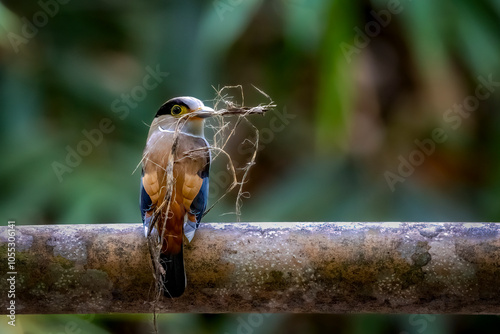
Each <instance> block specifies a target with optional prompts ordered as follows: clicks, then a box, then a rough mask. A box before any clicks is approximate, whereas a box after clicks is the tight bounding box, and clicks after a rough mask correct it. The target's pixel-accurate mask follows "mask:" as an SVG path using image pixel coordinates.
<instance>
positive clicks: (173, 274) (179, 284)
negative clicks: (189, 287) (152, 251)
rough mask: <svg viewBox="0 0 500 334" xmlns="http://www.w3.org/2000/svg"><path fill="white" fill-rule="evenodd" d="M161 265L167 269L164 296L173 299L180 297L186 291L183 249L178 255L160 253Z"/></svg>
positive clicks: (164, 277) (164, 278)
mask: <svg viewBox="0 0 500 334" xmlns="http://www.w3.org/2000/svg"><path fill="white" fill-rule="evenodd" d="M160 263H161V265H162V267H163V269H165V276H163V277H162V278H163V294H164V295H165V296H166V297H171V298H175V297H180V296H181V295H182V294H183V293H184V290H185V289H186V273H185V271H184V256H183V247H182V246H181V250H180V252H178V253H177V254H166V253H160Z"/></svg>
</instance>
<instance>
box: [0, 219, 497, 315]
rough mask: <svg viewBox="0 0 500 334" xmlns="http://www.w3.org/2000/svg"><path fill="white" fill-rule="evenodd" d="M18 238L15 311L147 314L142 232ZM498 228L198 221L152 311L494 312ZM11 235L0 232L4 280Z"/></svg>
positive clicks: (44, 232)
mask: <svg viewBox="0 0 500 334" xmlns="http://www.w3.org/2000/svg"><path fill="white" fill-rule="evenodd" d="M15 232H16V264H15V267H16V269H15V270H16V272H17V274H15V277H16V290H15V295H16V296H15V302H16V313H18V314H21V313H24V314H29V313H31V314H33V313H39V314H42V313H44V314H47V313H66V314H67V313H107V312H119V313H135V312H141V313H143V312H152V307H153V299H154V297H155V296H154V283H153V277H152V275H151V268H150V263H151V259H150V256H149V253H148V248H147V243H146V238H144V236H143V228H142V226H141V225H139V224H116V225H52V226H17V227H16V230H15ZM499 233H500V225H498V224H493V223H474V224H471V223H260V224H257V223H251V224H245V223H238V224H202V225H201V228H200V230H199V231H198V232H197V234H196V236H195V238H194V240H193V242H192V243H191V244H188V245H187V246H186V248H185V261H186V272H187V281H188V285H187V288H186V292H185V294H184V295H183V296H182V297H181V298H178V299H174V300H170V299H166V298H163V297H162V299H161V300H160V301H159V303H158V305H157V307H158V308H157V311H158V312H209V313H213V312H299V313H352V312H356V313H360V312H370V313H467V314H483V313H490V314H500V289H499V286H500V237H499V235H500V234H499ZM7 238H8V234H7V228H6V227H1V228H0V249H1V255H0V257H1V264H0V268H2V272H3V273H6V272H8V271H10V270H7V269H8V268H7ZM5 275H7V274H5ZM5 275H4V276H5ZM7 284H8V282H7V281H6V279H5V277H4V279H2V280H1V283H0V286H1V288H2V291H7V290H8V286H7ZM7 303H8V299H7V298H6V297H4V298H1V299H0V305H1V306H0V309H1V310H2V313H4V314H5V313H6V312H7V310H6V307H7V306H8V304H7Z"/></svg>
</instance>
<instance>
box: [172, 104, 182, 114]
mask: <svg viewBox="0 0 500 334" xmlns="http://www.w3.org/2000/svg"><path fill="white" fill-rule="evenodd" d="M170 111H171V113H172V115H179V114H180V113H181V112H182V107H181V106H180V105H178V104H176V105H175V106H173V107H172V109H171V110H170Z"/></svg>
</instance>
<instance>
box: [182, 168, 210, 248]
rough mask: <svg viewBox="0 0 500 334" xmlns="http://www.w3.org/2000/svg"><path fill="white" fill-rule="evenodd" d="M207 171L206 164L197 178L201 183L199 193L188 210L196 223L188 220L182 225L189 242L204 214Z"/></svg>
mask: <svg viewBox="0 0 500 334" xmlns="http://www.w3.org/2000/svg"><path fill="white" fill-rule="evenodd" d="M209 170H210V164H209V163H207V164H206V166H205V168H203V169H202V170H201V171H200V172H199V173H198V176H199V177H201V179H202V180H203V183H202V184H201V187H200V191H199V192H198V194H197V195H196V197H195V198H194V199H193V202H192V203H191V207H190V208H189V211H190V213H191V214H193V215H195V216H196V223H194V222H192V221H190V220H189V219H188V220H187V221H186V224H185V225H184V234H185V235H186V238H187V239H188V240H189V241H191V239H193V236H194V232H195V231H196V229H197V228H198V226H200V222H201V218H202V217H203V213H205V209H206V208H207V202H208V177H209Z"/></svg>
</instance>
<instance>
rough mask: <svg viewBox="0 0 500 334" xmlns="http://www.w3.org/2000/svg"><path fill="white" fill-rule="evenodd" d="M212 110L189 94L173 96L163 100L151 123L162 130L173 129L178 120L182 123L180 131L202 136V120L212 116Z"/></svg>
mask: <svg viewBox="0 0 500 334" xmlns="http://www.w3.org/2000/svg"><path fill="white" fill-rule="evenodd" d="M213 111H214V110H213V109H212V108H210V107H207V106H205V105H204V104H203V102H201V101H200V100H198V99H197V98H194V97H191V96H181V97H175V98H173V99H170V100H168V101H167V102H165V103H164V104H163V105H162V106H161V107H160V109H159V110H158V112H157V113H156V116H155V119H154V121H153V124H155V123H156V124H158V126H161V128H162V129H163V130H168V131H173V130H175V127H176V126H177V123H178V121H179V120H181V119H182V121H183V122H185V123H184V125H183V126H182V128H181V129H180V130H181V131H182V132H185V133H188V134H191V135H195V136H200V137H203V127H204V120H205V118H207V117H210V116H212V112H213Z"/></svg>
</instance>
